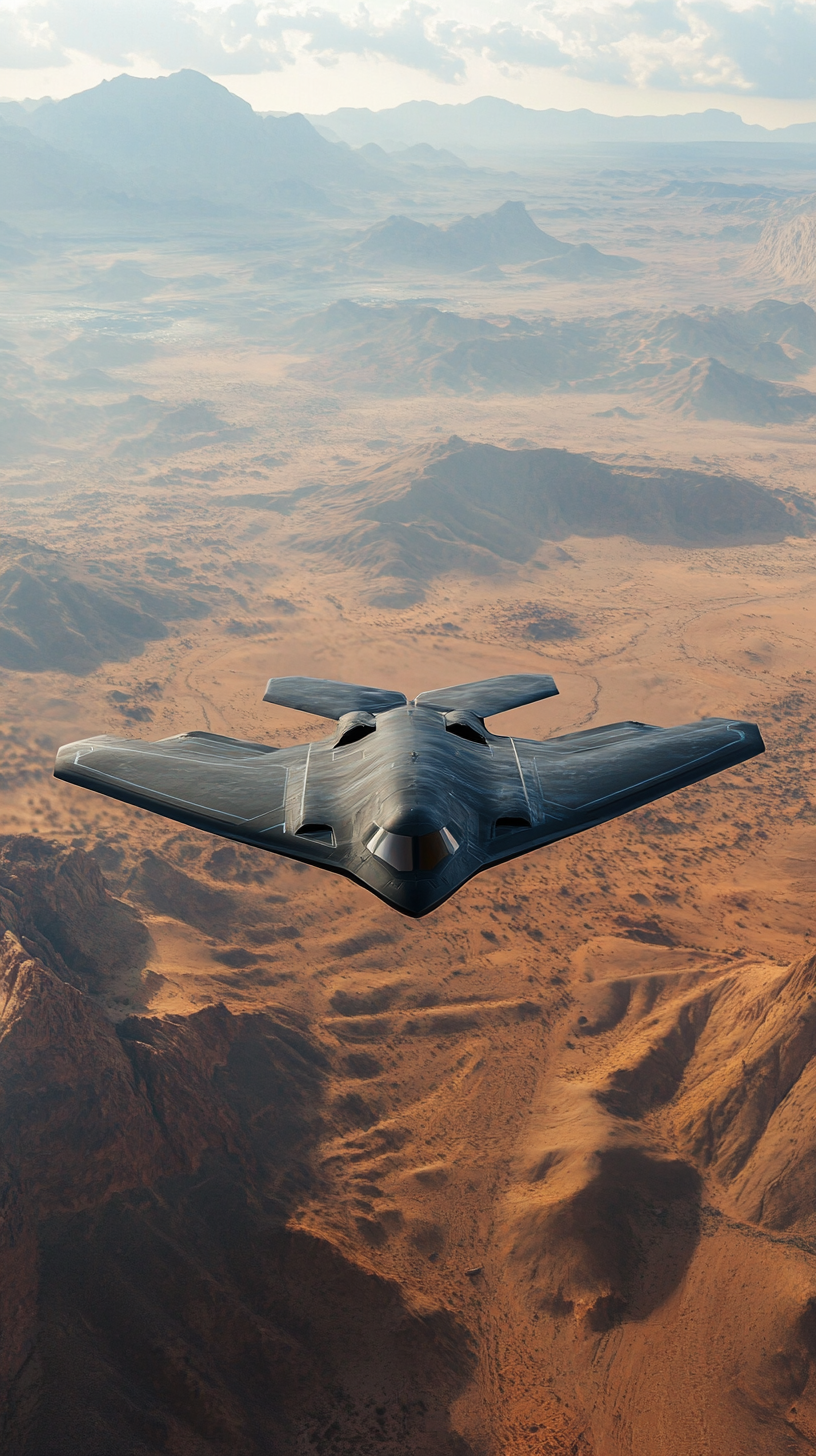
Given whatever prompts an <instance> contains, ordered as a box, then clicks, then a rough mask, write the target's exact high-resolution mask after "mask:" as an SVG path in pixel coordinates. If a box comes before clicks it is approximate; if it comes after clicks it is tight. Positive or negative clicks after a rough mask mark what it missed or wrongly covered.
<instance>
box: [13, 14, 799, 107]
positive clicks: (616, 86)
mask: <svg viewBox="0 0 816 1456" xmlns="http://www.w3.org/2000/svg"><path fill="white" fill-rule="evenodd" d="M185 66H186V67H193V68H195V69H196V70H199V71H204V72H206V73H207V74H208V75H210V76H213V77H215V78H217V79H218V80H221V81H224V82H225V84H226V85H228V86H229V87H230V89H231V90H233V91H237V92H239V93H240V94H241V95H243V96H245V97H246V98H247V100H249V101H251V102H252V104H253V105H254V106H256V107H258V108H259V109H268V110H281V111H293V110H302V111H309V112H325V111H330V110H332V109H334V108H335V107H337V106H371V107H374V108H379V107H384V106H393V105H395V104H396V103H398V102H400V101H408V100H411V99H414V98H428V99H431V100H435V101H451V102H458V101H469V100H470V99H471V98H472V97H474V96H482V95H494V96H505V97H507V98H508V99H509V100H512V101H518V102H521V103H522V104H523V105H526V106H538V107H544V106H558V107H561V108H565V109H569V108H571V107H576V106H589V107H591V108H592V109H593V110H595V111H606V112H613V113H617V114H621V113H625V112H641V113H642V112H648V111H657V112H666V111H699V110H702V109H704V108H705V107H706V106H723V107H725V108H726V109H728V110H734V111H738V112H740V114H741V115H742V116H744V117H745V119H746V120H748V121H761V122H764V123H765V124H766V125H771V126H776V125H784V124H785V123H787V122H789V121H805V120H816V0H805V3H798V4H797V3H789V0H761V3H750V0H749V3H746V0H534V3H530V4H525V3H523V0H504V3H502V4H496V3H491V0H441V3H439V4H425V3H421V0H412V3H409V4H407V5H404V4H399V3H397V4H396V5H389V4H387V3H381V0H372V3H369V4H366V5H360V4H357V3H351V4H345V3H343V0H325V3H319V0H316V3H311V4H310V3H309V0H303V3H299V0H293V3H291V4H288V5H281V4H266V3H264V0H236V3H233V4H225V3H213V0H40V3H34V0H0V94H4V95H5V96H11V97H16V98H19V99H22V98H23V97H26V96H30V97H36V96H42V95H51V96H67V95H70V94H71V93H72V92H74V91H78V90H82V89H84V88H85V87H87V86H91V85H95V84H96V83H97V82H98V81H100V80H102V79H105V78H109V77H111V76H114V75H117V74H119V72H121V71H124V70H126V71H130V72H132V73H134V74H137V75H159V74H163V73H167V72H169V71H175V70H179V69H180V68H181V67H185Z"/></svg>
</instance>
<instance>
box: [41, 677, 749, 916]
mask: <svg viewBox="0 0 816 1456" xmlns="http://www.w3.org/2000/svg"><path fill="white" fill-rule="evenodd" d="M557 692H558V689H557V688H556V686H555V683H554V682H553V680H552V678H551V677H539V676H534V675H527V674H517V675H512V676H507V677H498V678H489V679H487V680H486V681H484V682H473V683H462V684H460V685H459V686H457V687H450V688H439V689H438V690H435V691H432V692H424V693H420V694H419V696H418V697H417V698H414V699H413V701H411V702H408V701H407V700H406V698H405V695H404V694H403V693H399V692H391V691H388V690H387V689H383V688H369V687H359V686H356V685H355V684H353V683H339V682H327V681H323V680H321V679H317V678H306V677H284V678H272V680H271V681H270V683H269V685H268V687H267V690H266V693H265V695H264V696H265V701H266V702H270V703H277V704H280V705H282V706H284V707H288V708H298V709H300V710H301V711H303V712H305V713H314V714H319V715H320V716H322V717H324V718H331V719H334V720H335V721H336V725H337V726H336V729H335V731H334V732H333V733H331V734H330V735H329V736H328V737H327V738H323V739H320V740H318V741H317V742H314V743H308V744H302V745H298V746H296V747H294V748H274V747H272V746H271V745H270V744H267V743H250V742H246V741H245V740H243V739H240V738H225V737H222V736H220V735H219V734H217V733H204V732H199V731H196V732H192V733H182V734H179V735H178V736H177V737H174V738H163V739H160V740H159V742H157V743H145V742H141V741H140V740H138V739H131V738H115V737H109V736H103V737H99V738H85V739H82V740H81V741H80V742H78V743H69V744H67V745H66V746H65V747H64V748H61V749H60V750H59V752H58V754H57V762H56V767H55V769H54V773H55V776H56V777H57V778H58V779H65V780H67V781H68V782H69V783H74V784H80V785H81V786H82V787H83V788H86V789H95V790H96V792H97V793H101V794H108V795H110V797H111V798H114V799H122V800H124V802H125V803H127V804H135V805H136V806H137V807H138V808H140V809H151V810H152V811H153V812H154V813H156V814H163V815H164V816H165V817H166V818H168V819H175V820H178V821H180V822H181V823H183V824H189V825H192V826H193V827H194V828H196V829H204V830H206V831H207V832H208V833H210V834H218V835H222V836H223V837H224V838H226V839H235V840H239V841H241V842H242V843H243V844H251V845H255V846H256V847H257V848H259V849H266V850H271V851H272V853H274V854H282V855H287V856H288V857H289V858H290V859H297V860H304V861H306V862H307V863H308V864H312V865H317V866H318V867H319V868H321V869H326V870H334V871H335V872H336V873H337V874H342V875H347V876H348V877H349V878H350V879H352V880H356V882H357V883H358V884H360V885H364V886H365V888H366V889H367V890H371V891H373V893H374V894H375V895H379V897H380V898H381V899H382V900H385V901H386V902H387V904H389V905H392V906H393V907H394V909H396V910H400V911H401V912H402V913H403V914H404V915H412V916H416V917H419V916H421V915H427V914H428V912H429V911H430V910H434V909H436V907H437V906H438V905H441V904H442V903H443V901H445V900H447V899H448V898H449V897H450V896H451V895H453V894H455V893H456V891H457V890H458V889H460V887H461V886H462V885H464V884H465V883H466V881H467V880H469V879H471V878H472V877H473V876H474V875H476V874H478V873H479V872H480V871H481V870H486V869H489V868H490V866H491V865H496V864H501V863H502V862H503V861H504V860H509V859H514V858H515V857H516V856H517V855H521V854H527V853H528V852H529V851H530V850H532V849H540V848H541V847H542V846H543V845H546V844H552V843H554V842H555V841H556V840H558V839H564V838H566V837H567V836H568V835H570V834H577V833H579V831H581V830H583V829H590V828H592V827H593V825H596V824H603V823H604V822H605V821H606V820H608V819H615V818H617V816H618V815H620V814H626V813H627V812H628V811H629V810H630V809H636V808H639V807H640V806H641V805H643V804H648V803H650V802H651V801H652V800H653V799H659V798H662V796H663V795H664V794H670V793H672V792H673V791H674V790H675V789H680V788H683V787H684V786H685V785H686V784H692V783H695V782H696V781H697V780H698V779H704V778H707V777H708V776H709V775H710V774H714V773H718V772H719V771H720V770H721V769H724V768H731V767H732V766H733V765H734V764H737V763H742V762H743V760H744V759H747V758H752V757H753V756H754V755H755V754H757V753H762V752H764V748H765V745H764V743H763V742H762V738H761V736H760V733H759V729H758V728H757V727H756V725H755V724H754V723H741V722H736V721H734V720H732V719H730V718H704V719H703V720H702V721H701V722H698V723H686V724H683V725H682V726H680V727H678V728H656V727H653V726H651V725H650V724H648V723H611V724H609V725H608V726H607V727H605V728H590V729H587V730H586V731H585V732H581V733H567V734H565V735H564V736H563V737H560V738H550V739H546V740H545V741H544V742H541V743H539V742H536V741H534V740H533V739H527V738H505V737H499V736H498V735H496V734H493V733H491V732H490V731H489V730H488V729H487V728H486V727H485V721H484V720H485V718H488V717H490V716H491V714H494V713H503V712H506V711H507V710H508V709H510V708H518V707H521V706H522V705H523V704H525V703H535V702H538V701H540V700H541V699H542V698H549V697H552V696H553V695H554V694H556V693H557Z"/></svg>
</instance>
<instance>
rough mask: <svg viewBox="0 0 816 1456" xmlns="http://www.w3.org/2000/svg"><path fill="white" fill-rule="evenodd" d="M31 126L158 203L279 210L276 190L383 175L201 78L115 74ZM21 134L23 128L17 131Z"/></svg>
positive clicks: (32, 118) (299, 125) (301, 124)
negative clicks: (170, 200) (211, 202)
mask: <svg viewBox="0 0 816 1456" xmlns="http://www.w3.org/2000/svg"><path fill="white" fill-rule="evenodd" d="M23 124H24V125H25V127H26V128H27V129H28V130H29V131H30V132H31V133H33V134H34V135H35V136H36V137H38V138H40V139H41V140H42V141H44V142H47V143H48V144H49V145H50V146H52V147H54V148H59V149H60V150H68V149H70V150H72V151H73V152H74V153H76V154H78V155H81V156H82V157H84V158H87V159H88V160H89V162H91V163H93V164H95V165H97V166H102V167H104V168H106V169H108V170H109V172H110V173H112V174H114V175H115V176H116V177H117V178H118V179H119V183H120V185H123V184H124V185H125V186H127V187H129V188H136V189H142V190H144V191H145V192H148V193H149V194H150V195H151V196H155V195H156V194H157V193H158V194H159V195H172V196H179V197H192V196H198V197H204V198H213V199H216V200H233V201H237V200H244V201H246V202H251V201H253V200H254V202H255V203H256V204H258V205H262V204H264V203H267V204H269V203H274V202H276V201H277V199H278V195H279V194H278V192H277V187H278V186H279V185H280V184H282V183H291V182H293V181H296V182H300V183H305V184H308V185H312V184H317V185H318V186H320V185H322V184H327V185H329V186H338V187H341V186H360V185H364V184H366V183H368V182H370V181H371V180H372V179H373V180H374V181H375V182H376V173H375V172H374V171H373V170H372V169H371V168H370V167H368V165H367V164H366V163H365V162H364V161H363V160H362V159H360V158H357V157H355V156H354V155H353V154H352V152H351V151H350V150H349V149H348V148H347V147H345V146H336V145H334V144H332V143H331V142H327V141H326V140H325V139H324V138H323V137H321V136H320V135H319V134H318V132H316V131H315V129H314V127H313V126H311V125H310V123H309V122H308V121H307V120H306V119H305V117H303V116H300V115H297V114H295V115H291V116H285V117H273V116H267V117H262V116H260V115H259V114H258V113H257V112H255V111H253V109H252V107H251V106H250V105H249V104H248V102H246V101H242V100H241V98H240V97H238V96H235V95H233V93H232V92H230V91H228V90H227V89H226V87H225V86H220V85H218V84H217V83H216V82H214V81H211V80H209V78H208V77H206V76H202V75H200V74H199V73H198V72H197V71H179V72H176V73H175V74H174V75H172V76H161V77H158V78H157V79H155V80H145V79H141V78H137V77H134V76H128V75H123V76H117V77H116V78H115V79H114V80H112V81H103V82H102V83H101V84H100V85H99V86H95V87H93V88H92V89H91V90H89V91H82V92H79V93H78V94H77V95H75V96H69V97H68V98H66V100H64V101H57V102H54V103H52V104H50V105H43V106H40V107H38V108H37V110H36V111H32V112H30V113H26V114H25V120H24V123H23V122H22V121H21V122H20V128H21V127H22V126H23ZM20 128H17V129H20Z"/></svg>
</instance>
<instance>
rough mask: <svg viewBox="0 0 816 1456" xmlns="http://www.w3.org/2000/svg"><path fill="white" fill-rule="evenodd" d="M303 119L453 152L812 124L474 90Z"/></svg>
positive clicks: (790, 132)
mask: <svg viewBox="0 0 816 1456" xmlns="http://www.w3.org/2000/svg"><path fill="white" fill-rule="evenodd" d="M309 120H310V121H311V122H313V123H314V125H315V126H316V127H318V128H319V130H321V131H322V132H323V134H324V135H327V136H331V137H332V139H333V140H337V141H344V142H348V144H349V146H352V147H362V146H365V145H366V144H367V143H370V142H375V143H376V144H377V145H378V146H380V147H382V148H383V149H384V150H386V151H394V150H396V149H398V148H401V147H413V146H417V145H418V144H420V143H422V142H426V143H429V144H431V145H432V146H434V147H447V148H453V150H454V151H456V152H459V153H465V154H467V153H470V154H473V153H474V152H480V153H490V152H493V153H503V154H505V155H507V154H511V153H516V154H524V153H531V152H541V151H546V150H550V149H552V148H557V147H562V146H568V147H572V146H581V147H588V146H592V147H598V148H600V149H601V150H603V151H606V150H609V149H610V148H614V147H615V146H631V145H633V144H634V145H640V146H642V145H654V144H656V143H657V144H664V145H665V144H668V145H695V144H699V143H708V142H731V143H735V142H742V143H746V142H747V143H755V144H756V143H759V144H769V143H777V144H779V143H782V144H785V145H790V144H794V145H807V146H816V122H804V123H800V124H798V125H795V126H785V127H780V128H778V129H777V130H774V131H771V130H768V128H767V127H764V126H749V125H747V124H746V123H745V122H744V121H743V120H742V119H741V117H739V116H737V115H736V113H735V112H731V111H718V110H715V109H713V108H712V109H709V110H708V111H700V112H690V113H688V114H686V115H678V116H602V115H600V114H599V113H597V112H594V111H587V110H585V109H581V110H578V111H557V110H555V109H554V108H552V107H550V108H548V109H547V110H543V111H537V110H532V109H531V108H530V107H526V106H518V105H516V104H515V103H514V102H512V101H503V100H501V99H499V98H498V97H496V96H480V97H478V99H477V100H475V101H467V102H464V103H462V104H461V105H450V104H445V105H441V104H439V103H438V102H435V101H406V102H404V103H403V104H402V105H401V106H393V107H389V108H387V109H385V110H383V111H370V110H369V109H368V108H367V107H354V106H344V107H341V108H340V109H339V110H338V111H330V112H327V113H325V114H324V115H315V114H310V116H309Z"/></svg>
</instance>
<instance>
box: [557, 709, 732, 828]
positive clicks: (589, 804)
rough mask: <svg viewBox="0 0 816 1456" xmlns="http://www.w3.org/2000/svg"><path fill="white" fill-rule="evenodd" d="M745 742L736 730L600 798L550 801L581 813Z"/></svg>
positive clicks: (563, 809) (571, 812) (560, 807)
mask: <svg viewBox="0 0 816 1456" xmlns="http://www.w3.org/2000/svg"><path fill="white" fill-rule="evenodd" d="M744 742H745V734H744V733H742V732H740V731H739V730H736V737H735V738H733V739H731V740H730V742H728V743H721V744H719V745H718V747H717V748H713V749H711V751H710V752H709V753H703V754H701V755H699V756H698V757H697V758H690V759H686V760H685V762H683V763H678V764H675V765H674V766H673V767H672V768H670V769H666V770H665V771H664V772H663V773H658V774H652V775H651V776H650V777H649V778H646V779H637V780H636V781H635V782H634V783H628V784H624V785H623V787H622V788H620V789H616V790H615V791H614V793H611V794H603V795H602V796H601V797H600V798H599V799H585V800H584V801H583V803H581V804H576V805H567V804H561V803H559V801H558V800H557V799H552V800H550V801H548V802H551V803H552V804H554V805H555V807H556V808H558V809H561V810H562V812H564V813H566V814H576V813H581V812H582V811H583V810H585V809H594V808H596V807H598V806H599V805H601V804H607V803H609V802H610V801H611V800H612V799H620V798H622V797H623V796H624V795H625V794H633V793H635V792H636V790H637V789H645V788H647V787H648V785H649V784H658V783H661V782H662V781H663V780H665V779H671V778H674V777H675V776H676V775H678V774H685V773H688V772H689V770H690V769H693V768H696V767H697V765H698V764H701V763H706V761H707V760H708V759H710V758H716V757H717V756H718V755H720V754H722V753H723V752H724V751H726V750H728V749H730V748H734V747H736V745H737V744H738V743H744ZM545 802H547V801H545Z"/></svg>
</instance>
